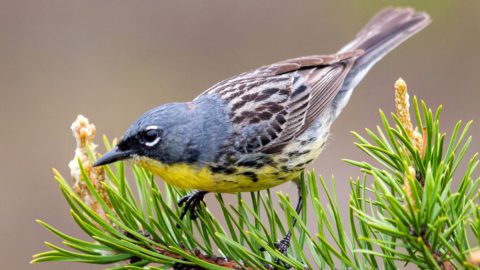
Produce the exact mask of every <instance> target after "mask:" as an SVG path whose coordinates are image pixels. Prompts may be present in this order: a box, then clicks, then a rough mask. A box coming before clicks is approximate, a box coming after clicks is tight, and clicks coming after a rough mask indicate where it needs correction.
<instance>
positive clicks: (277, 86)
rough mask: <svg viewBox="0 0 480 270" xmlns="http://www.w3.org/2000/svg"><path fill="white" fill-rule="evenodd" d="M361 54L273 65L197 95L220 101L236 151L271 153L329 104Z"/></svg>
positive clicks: (352, 53) (242, 75)
mask: <svg viewBox="0 0 480 270" xmlns="http://www.w3.org/2000/svg"><path fill="white" fill-rule="evenodd" d="M361 54H362V51H353V52H346V53H342V54H336V55H326V56H308V57H300V58H295V59H290V60H286V61H282V62H278V63H275V64H272V65H269V66H264V67H261V68H259V69H257V70H254V71H251V72H247V73H243V74H240V75H238V76H235V77H232V78H230V79H228V80H225V81H222V82H219V83H217V84H216V85H214V86H212V87H211V88H210V89H208V90H207V91H205V92H204V93H203V94H202V95H217V96H219V97H220V98H222V99H224V100H226V101H227V102H228V105H229V107H230V110H231V115H230V119H231V121H232V124H233V135H232V136H234V137H235V145H234V147H235V148H236V149H237V150H239V151H241V152H250V153H251V152H258V151H261V152H265V153H275V152H278V151H281V149H282V148H283V147H284V146H285V145H286V144H288V143H289V142H291V141H292V140H293V139H294V138H295V137H296V136H298V135H299V134H301V133H302V132H303V131H305V129H307V128H308V127H309V126H310V124H311V123H312V122H313V121H314V120H315V119H316V118H317V117H318V116H319V115H320V114H321V113H322V112H323V110H324V109H325V108H326V106H328V104H330V102H331V101H332V99H333V98H334V97H335V95H336V93H337V92H338V91H339V89H340V86H341V84H342V82H343V80H344V79H345V76H346V74H347V73H348V71H349V70H350V68H351V66H352V63H353V61H354V59H355V58H356V57H357V56H359V55H361Z"/></svg>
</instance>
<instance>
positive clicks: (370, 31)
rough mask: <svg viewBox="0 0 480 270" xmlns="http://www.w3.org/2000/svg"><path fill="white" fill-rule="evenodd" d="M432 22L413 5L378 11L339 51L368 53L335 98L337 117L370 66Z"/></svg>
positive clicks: (354, 66)
mask: <svg viewBox="0 0 480 270" xmlns="http://www.w3.org/2000/svg"><path fill="white" fill-rule="evenodd" d="M430 21H431V20H430V16H428V14H426V13H424V12H417V11H415V10H414V9H412V8H387V9H384V10H382V11H380V12H379V13H377V15H375V16H374V17H373V18H372V19H371V20H370V21H369V22H368V23H367V25H366V26H365V27H364V28H363V29H362V30H361V31H360V32H359V33H358V34H357V36H356V38H355V39H354V40H353V41H351V42H350V43H348V44H347V45H345V46H344V47H343V48H342V49H341V50H340V51H339V53H344V52H347V51H352V50H363V51H364V53H363V54H362V55H361V56H359V57H358V59H356V61H355V63H354V64H353V67H352V69H351V71H350V72H349V74H348V75H347V77H346V79H345V82H344V83H343V85H342V88H341V90H340V91H339V92H338V94H337V96H336V97H335V99H334V100H333V106H334V108H335V112H336V116H338V115H339V114H340V112H341V110H342V109H343V107H344V106H345V105H346V104H347V102H348V100H349V99H350V96H351V94H352V92H353V89H354V88H355V87H356V86H357V84H358V83H359V82H360V81H361V80H362V79H363V77H365V75H366V74H367V72H368V71H369V70H370V68H372V66H373V65H374V64H375V63H377V62H378V61H379V60H380V59H382V58H383V57H384V56H385V55H386V54H387V53H389V52H390V51H391V50H393V49H394V48H396V47H397V46H398V45H400V44H401V43H402V42H404V41H405V40H407V39H408V38H410V37H411V36H413V35H414V34H416V33H417V32H419V31H420V30H422V29H423V28H425V27H426V26H427V25H428V24H429V23H430Z"/></svg>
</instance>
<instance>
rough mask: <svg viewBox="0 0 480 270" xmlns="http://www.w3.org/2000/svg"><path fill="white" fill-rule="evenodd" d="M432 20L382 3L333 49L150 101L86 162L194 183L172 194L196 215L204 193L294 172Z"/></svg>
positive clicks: (255, 186) (266, 184) (256, 184)
mask: <svg viewBox="0 0 480 270" xmlns="http://www.w3.org/2000/svg"><path fill="white" fill-rule="evenodd" d="M430 21H431V19H430V16H429V15H428V14H427V13H425V12H419V11H416V10H414V9H413V8H410V7H389V8H386V9H384V10H382V11H380V12H378V13H377V14H376V15H375V16H373V18H372V19H371V20H370V21H369V22H368V23H367V24H366V25H365V27H364V28H363V29H362V30H361V31H360V32H359V33H358V34H357V35H356V37H355V38H354V39H353V40H352V41H351V42H349V43H348V44H347V45H345V46H344V47H343V48H341V49H340V50H339V51H338V52H337V53H334V54H328V55H312V56H303V57H298V58H293V59H288V60H284V61H280V62H277V63H274V64H271V65H265V66H262V67H260V68H257V69H254V70H251V71H248V72H245V73H241V74H239V75H236V76H233V77H231V78H228V79H226V80H223V81H220V82H218V83H216V84H214V85H213V86H211V87H210V88H208V89H207V90H205V91H204V92H203V93H201V94H200V95H199V96H197V97H196V98H195V99H193V100H192V101H190V102H177V103H169V104H164V105H161V106H158V107H156V108H153V109H151V110H149V111H147V112H145V113H144V114H143V115H141V116H140V117H139V118H138V119H137V120H135V121H134V122H133V124H131V126H130V127H129V128H128V129H127V130H126V132H125V133H124V134H123V136H122V137H121V139H120V140H119V141H118V144H117V145H116V146H115V147H114V148H113V149H111V150H110V151H109V152H107V153H105V154H104V155H103V156H101V157H100V158H99V159H97V160H96V161H95V163H94V166H101V165H106V164H110V163H113V162H116V161H120V160H127V159H128V160H132V161H133V163H135V164H138V165H140V166H142V167H144V168H146V169H148V170H150V171H151V172H152V173H154V174H156V175H159V176H160V177H161V178H162V179H163V180H164V181H166V182H167V183H168V184H170V185H173V186H175V187H177V188H180V189H187V190H195V192H193V193H192V194H189V195H187V196H185V197H183V198H181V199H180V200H179V202H178V203H179V205H180V206H184V208H183V209H182V212H181V215H180V219H183V217H184V216H185V215H186V214H187V213H190V217H191V218H195V217H196V215H197V213H196V212H197V208H198V207H199V205H201V203H202V202H203V199H204V196H205V195H206V194H207V193H209V192H213V193H237V192H251V191H259V190H264V189H269V188H272V187H275V186H278V185H280V184H282V183H285V182H287V181H297V180H298V179H299V176H300V175H301V173H302V171H303V170H304V168H305V166H306V165H307V164H309V163H310V162H312V161H314V160H315V159H316V158H317V157H318V156H319V154H320V153H321V152H322V150H323V149H324V147H325V145H326V142H327V139H328V136H329V133H330V127H331V125H332V123H333V122H334V120H335V119H336V118H337V117H338V116H339V114H340V113H341V111H342V109H343V108H344V107H345V106H346V104H347V103H348V101H349V99H350V97H351V95H352V93H353V90H354V89H355V88H356V86H357V85H358V84H359V82H360V81H361V80H362V79H363V78H364V77H365V75H366V74H367V72H368V71H369V70H370V69H371V68H372V66H373V65H374V64H375V63H377V62H378V61H379V60H380V59H382V58H383V57H384V56H385V55H386V54H387V53H389V52H390V51H391V50H393V49H394V48H395V47H397V46H398V45H399V44H401V43H402V42H404V41H405V40H407V39H408V38H410V37H411V36H413V35H414V34H416V33H417V32H419V31H420V30H422V29H423V28H425V27H426V26H427V25H428V24H429V23H430ZM297 182H298V181H297ZM301 201H302V198H301V196H299V200H298V203H297V207H296V210H297V212H300V211H301ZM289 241H290V237H289V235H288V234H287V235H286V236H285V237H284V238H283V239H282V241H280V244H283V246H282V247H281V249H282V252H285V249H286V248H288V243H289Z"/></svg>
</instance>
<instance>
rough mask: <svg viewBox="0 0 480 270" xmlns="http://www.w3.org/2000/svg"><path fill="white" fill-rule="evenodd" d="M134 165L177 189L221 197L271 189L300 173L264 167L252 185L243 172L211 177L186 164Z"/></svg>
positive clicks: (147, 162) (144, 161) (140, 161)
mask: <svg viewBox="0 0 480 270" xmlns="http://www.w3.org/2000/svg"><path fill="white" fill-rule="evenodd" d="M134 162H135V163H137V164H138V165H140V166H142V167H144V168H146V169H148V170H150V171H151V172H152V173H154V174H156V175H159V176H160V177H161V178H162V179H163V180H165V181H166V182H167V183H168V184H170V185H173V186H176V187H178V188H181V189H198V190H203V191H210V192H219V193H235V192H247V191H257V190H262V189H268V188H271V187H274V186H277V185H280V184H282V183H284V182H286V181H289V180H294V179H296V178H297V177H298V176H299V174H300V172H301V171H292V172H282V171H279V170H278V169H277V168H274V167H272V166H264V167H262V168H261V169H258V170H257V171H255V173H256V174H257V178H258V179H257V180H256V181H252V179H251V178H250V177H248V176H245V175H241V173H242V170H241V168H239V171H237V172H236V173H235V174H220V173H212V171H211V170H209V169H208V168H207V167H195V166H192V165H189V164H185V163H178V164H171V165H165V164H162V163H161V162H159V161H156V160H153V159H149V158H135V159H134ZM245 172H246V170H245Z"/></svg>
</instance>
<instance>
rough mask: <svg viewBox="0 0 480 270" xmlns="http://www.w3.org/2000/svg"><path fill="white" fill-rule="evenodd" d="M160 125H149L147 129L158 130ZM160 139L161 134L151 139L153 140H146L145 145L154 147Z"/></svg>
mask: <svg viewBox="0 0 480 270" xmlns="http://www.w3.org/2000/svg"><path fill="white" fill-rule="evenodd" d="M157 129H158V127H157V126H148V127H146V128H145V131H149V130H157ZM159 141H160V136H157V137H156V138H155V140H153V141H151V142H147V141H146V142H145V145H146V146H148V147H152V146H154V145H156V144H157V143H158V142H159Z"/></svg>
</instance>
